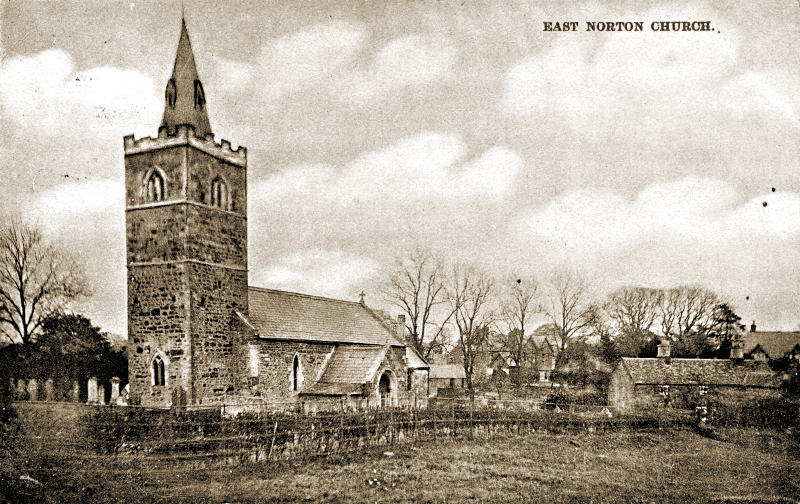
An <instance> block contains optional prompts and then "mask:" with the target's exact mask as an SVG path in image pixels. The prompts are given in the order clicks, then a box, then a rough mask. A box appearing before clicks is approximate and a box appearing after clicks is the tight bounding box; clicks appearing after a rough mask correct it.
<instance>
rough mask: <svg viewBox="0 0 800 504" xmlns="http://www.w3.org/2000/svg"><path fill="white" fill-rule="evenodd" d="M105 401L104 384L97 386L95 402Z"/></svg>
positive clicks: (101, 402) (102, 402)
mask: <svg viewBox="0 0 800 504" xmlns="http://www.w3.org/2000/svg"><path fill="white" fill-rule="evenodd" d="M105 403H106V387H105V385H98V386H97V404H105Z"/></svg>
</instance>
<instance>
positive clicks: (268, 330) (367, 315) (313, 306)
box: [241, 287, 404, 346]
mask: <svg viewBox="0 0 800 504" xmlns="http://www.w3.org/2000/svg"><path fill="white" fill-rule="evenodd" d="M248 298H249V300H248V316H247V317H244V316H241V317H242V318H243V319H244V322H245V323H246V324H248V325H249V326H250V327H251V328H252V329H253V331H254V332H255V333H256V335H257V336H258V337H259V338H263V339H278V340H295V341H298V340H299V341H319V342H325V343H355V344H362V345H380V346H383V345H387V344H388V345H392V346H404V345H402V344H401V343H400V342H398V341H397V339H395V337H394V335H393V334H392V332H391V330H390V329H389V327H387V326H386V325H385V324H384V323H383V322H381V320H380V319H379V318H378V317H377V316H376V315H375V314H374V313H373V312H372V311H371V310H370V309H369V308H367V307H366V306H364V305H362V304H360V303H357V302H353V301H343V300H340V299H330V298H324V297H319V296H310V295H307V294H299V293H296V292H286V291H279V290H272V289H262V288H259V287H250V288H249V290H248Z"/></svg>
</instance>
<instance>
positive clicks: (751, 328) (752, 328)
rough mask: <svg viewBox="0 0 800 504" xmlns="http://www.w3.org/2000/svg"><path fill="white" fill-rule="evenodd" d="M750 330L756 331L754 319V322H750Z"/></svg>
mask: <svg viewBox="0 0 800 504" xmlns="http://www.w3.org/2000/svg"><path fill="white" fill-rule="evenodd" d="M750 332H756V321H755V320H754V321H753V323H752V324H750Z"/></svg>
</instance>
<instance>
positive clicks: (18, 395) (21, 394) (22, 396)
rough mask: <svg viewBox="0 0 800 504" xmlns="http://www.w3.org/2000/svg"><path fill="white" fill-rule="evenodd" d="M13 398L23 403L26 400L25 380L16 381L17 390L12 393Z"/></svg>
mask: <svg viewBox="0 0 800 504" xmlns="http://www.w3.org/2000/svg"><path fill="white" fill-rule="evenodd" d="M14 398H15V399H16V400H17V401H24V400H26V399H27V398H28V389H27V387H26V386H25V380H23V379H22V378H20V379H19V380H17V388H16V391H15V392H14Z"/></svg>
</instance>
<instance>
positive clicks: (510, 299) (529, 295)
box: [501, 279, 541, 380]
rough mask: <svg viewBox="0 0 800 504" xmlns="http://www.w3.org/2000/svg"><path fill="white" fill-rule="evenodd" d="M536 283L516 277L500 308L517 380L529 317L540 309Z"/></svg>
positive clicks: (521, 363)
mask: <svg viewBox="0 0 800 504" xmlns="http://www.w3.org/2000/svg"><path fill="white" fill-rule="evenodd" d="M538 288H539V286H538V284H537V283H536V282H535V281H534V280H532V279H517V281H516V282H514V284H513V286H512V288H511V290H510V291H509V292H508V293H507V294H506V295H505V297H504V299H503V306H502V308H501V310H502V315H503V320H504V321H505V323H506V325H507V327H508V332H507V333H506V337H505V342H506V345H507V347H508V349H509V350H510V351H511V355H512V357H513V358H514V360H515V361H516V364H517V371H518V376H517V379H518V380H519V379H520V378H521V377H522V376H521V374H522V369H523V365H524V360H525V341H526V334H527V328H528V324H529V323H530V320H531V317H533V315H535V314H536V313H537V312H538V311H540V309H541V308H540V306H539V305H538V304H537V303H536V296H537V294H538Z"/></svg>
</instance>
